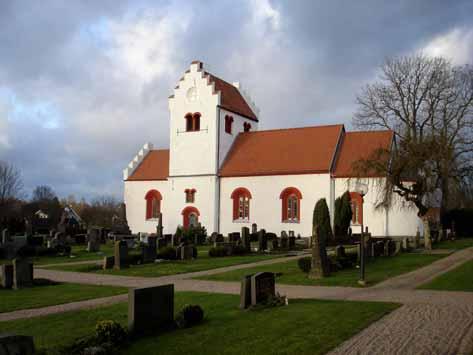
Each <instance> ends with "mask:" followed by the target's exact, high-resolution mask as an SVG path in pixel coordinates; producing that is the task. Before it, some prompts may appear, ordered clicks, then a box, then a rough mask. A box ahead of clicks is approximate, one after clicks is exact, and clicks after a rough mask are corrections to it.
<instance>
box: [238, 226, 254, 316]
mask: <svg viewBox="0 0 473 355" xmlns="http://www.w3.org/2000/svg"><path fill="white" fill-rule="evenodd" d="M248 231H249V230H248ZM251 276H252V275H246V276H244V277H243V279H242V280H241V287H240V309H246V308H248V307H249V306H251Z"/></svg>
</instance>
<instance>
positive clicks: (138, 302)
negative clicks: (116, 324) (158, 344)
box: [128, 284, 174, 334]
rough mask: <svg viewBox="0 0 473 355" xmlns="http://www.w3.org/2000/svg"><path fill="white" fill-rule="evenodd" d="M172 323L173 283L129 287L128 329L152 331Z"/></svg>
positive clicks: (131, 330)
mask: <svg viewBox="0 0 473 355" xmlns="http://www.w3.org/2000/svg"><path fill="white" fill-rule="evenodd" d="M173 324H174V285H172V284H171V285H163V286H155V287H145V288H135V289H130V290H129V293H128V330H129V331H130V332H132V333H134V334H140V333H147V332H154V331H156V330H157V329H164V328H167V327H171V326H172V325H173Z"/></svg>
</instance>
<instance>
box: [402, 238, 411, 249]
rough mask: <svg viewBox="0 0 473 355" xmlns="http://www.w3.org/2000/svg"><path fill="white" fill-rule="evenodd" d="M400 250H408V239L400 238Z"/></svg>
mask: <svg viewBox="0 0 473 355" xmlns="http://www.w3.org/2000/svg"><path fill="white" fill-rule="evenodd" d="M402 249H403V250H409V238H402Z"/></svg>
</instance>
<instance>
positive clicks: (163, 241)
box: [157, 238, 168, 250]
mask: <svg viewBox="0 0 473 355" xmlns="http://www.w3.org/2000/svg"><path fill="white" fill-rule="evenodd" d="M166 245H168V243H167V241H166V238H158V240H157V248H158V250H159V249H161V248H164V247H165V246H166Z"/></svg>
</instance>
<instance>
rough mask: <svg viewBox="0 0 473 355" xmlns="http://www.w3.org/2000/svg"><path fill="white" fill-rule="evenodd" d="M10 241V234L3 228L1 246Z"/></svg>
mask: <svg viewBox="0 0 473 355" xmlns="http://www.w3.org/2000/svg"><path fill="white" fill-rule="evenodd" d="M9 241H10V232H9V231H8V228H5V229H4V230H3V231H2V244H4V245H5V244H7V243H8V242H9Z"/></svg>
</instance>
